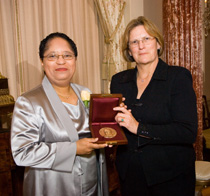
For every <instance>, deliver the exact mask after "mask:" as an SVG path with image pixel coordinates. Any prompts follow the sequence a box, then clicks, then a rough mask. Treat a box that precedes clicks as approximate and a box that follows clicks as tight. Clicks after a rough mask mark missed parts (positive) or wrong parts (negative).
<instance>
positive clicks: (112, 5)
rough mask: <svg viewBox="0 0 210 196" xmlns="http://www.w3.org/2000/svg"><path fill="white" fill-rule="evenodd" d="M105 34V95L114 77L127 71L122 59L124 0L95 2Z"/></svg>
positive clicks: (103, 68)
mask: <svg viewBox="0 0 210 196" xmlns="http://www.w3.org/2000/svg"><path fill="white" fill-rule="evenodd" d="M94 2H95V5H96V8H97V12H98V16H99V21H100V24H101V27H102V30H103V33H104V48H103V51H104V54H103V55H104V57H103V63H102V68H101V69H102V80H103V84H102V85H103V91H104V93H108V92H109V85H110V80H111V77H112V75H114V74H115V73H117V72H120V71H122V70H125V69H127V64H126V62H125V61H124V60H123V58H122V52H121V37H122V34H123V33H124V30H125V25H124V9H125V1H123V0H94Z"/></svg>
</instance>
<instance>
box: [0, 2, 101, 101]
mask: <svg viewBox="0 0 210 196" xmlns="http://www.w3.org/2000/svg"><path fill="white" fill-rule="evenodd" d="M96 16H97V11H96V8H95V5H94V1H93V0H85V1H84V0H76V1H75V0H35V1H34V0H6V1H5V0H0V25H1V28H0V72H1V73H2V75H4V76H6V77H7V78H8V79H9V89H10V94H11V95H13V96H14V97H15V98H16V97H17V96H19V95H20V94H22V93H23V92H25V91H27V90H29V89H31V88H33V87H35V86H36V85H37V84H39V83H40V82H41V79H42V77H43V70H42V67H41V63H40V60H39V55H38V48H39V43H40V41H41V40H42V39H43V38H44V37H46V36H47V35H48V34H49V33H52V32H63V33H66V34H67V35H68V36H69V37H70V38H72V39H73V40H74V41H75V43H76V45H77V47H78V58H77V68H76V69H77V70H76V73H75V75H74V77H73V82H76V83H79V84H81V85H85V86H87V87H89V88H90V89H91V90H92V91H93V92H95V93H100V92H101V82H100V66H99V64H100V60H99V35H98V23H97V17H96Z"/></svg>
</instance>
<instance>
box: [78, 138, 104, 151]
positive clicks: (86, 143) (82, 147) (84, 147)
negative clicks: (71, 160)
mask: <svg viewBox="0 0 210 196" xmlns="http://www.w3.org/2000/svg"><path fill="white" fill-rule="evenodd" d="M97 141H98V138H83V139H80V140H78V141H77V142H76V144H77V152H76V153H77V155H84V154H90V153H91V152H92V151H93V150H95V149H100V148H105V147H107V144H97V143H95V142H97Z"/></svg>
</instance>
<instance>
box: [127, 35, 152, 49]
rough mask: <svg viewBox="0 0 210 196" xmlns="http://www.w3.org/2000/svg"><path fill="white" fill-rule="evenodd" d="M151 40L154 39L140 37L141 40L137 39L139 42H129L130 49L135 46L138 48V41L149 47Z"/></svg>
mask: <svg viewBox="0 0 210 196" xmlns="http://www.w3.org/2000/svg"><path fill="white" fill-rule="evenodd" d="M153 39H155V38H154V37H142V39H139V40H138V39H136V40H133V41H130V42H129V46H130V48H136V47H137V46H139V42H140V41H141V42H142V44H144V45H149V44H151V42H152V40H153Z"/></svg>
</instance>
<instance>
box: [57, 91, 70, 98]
mask: <svg viewBox="0 0 210 196" xmlns="http://www.w3.org/2000/svg"><path fill="white" fill-rule="evenodd" d="M57 93H58V95H60V96H61V97H63V98H65V99H69V98H70V97H71V95H68V96H67V95H62V94H60V93H59V92H57Z"/></svg>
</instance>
